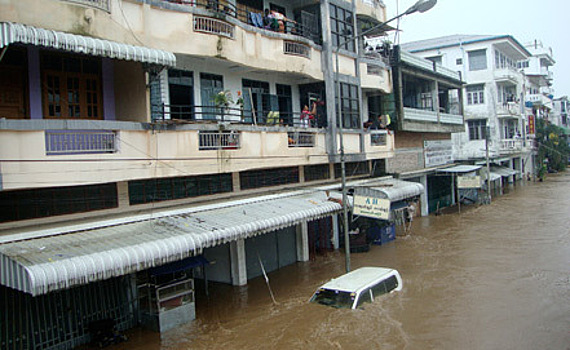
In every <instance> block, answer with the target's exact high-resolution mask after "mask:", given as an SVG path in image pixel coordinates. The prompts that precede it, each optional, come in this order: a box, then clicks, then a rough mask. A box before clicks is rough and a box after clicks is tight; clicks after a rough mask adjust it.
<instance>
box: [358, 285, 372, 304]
mask: <svg viewBox="0 0 570 350" xmlns="http://www.w3.org/2000/svg"><path fill="white" fill-rule="evenodd" d="M370 302H372V292H371V291H370V289H366V290H363V291H362V293H360V296H359V297H358V304H357V305H356V307H361V306H362V304H364V303H370Z"/></svg>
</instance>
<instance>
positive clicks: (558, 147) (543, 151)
mask: <svg viewBox="0 0 570 350" xmlns="http://www.w3.org/2000/svg"><path fill="white" fill-rule="evenodd" d="M536 126H537V133H536V141H537V143H538V162H539V163H538V164H541V165H542V164H544V163H545V160H547V163H548V166H547V167H548V169H547V170H556V171H564V170H565V169H566V167H567V166H568V157H570V147H568V143H567V142H566V141H565V138H564V130H563V129H562V128H560V127H558V126H556V125H553V124H551V123H550V122H548V121H545V120H544V119H538V120H537V125H536ZM541 169H542V168H540V169H539V171H540V170H541Z"/></svg>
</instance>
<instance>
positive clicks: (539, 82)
mask: <svg viewBox="0 0 570 350" xmlns="http://www.w3.org/2000/svg"><path fill="white" fill-rule="evenodd" d="M525 47H526V48H527V50H528V51H529V52H530V53H531V54H532V57H529V58H528V59H527V60H523V61H519V62H518V63H517V67H518V68H520V69H522V71H523V73H524V74H525V76H526V82H525V84H526V86H525V87H526V88H525V97H526V98H525V105H526V107H527V108H530V109H532V115H533V116H534V117H535V118H543V119H546V120H549V117H550V114H551V112H552V109H553V101H552V99H553V97H554V90H553V89H552V80H553V73H552V71H550V67H552V66H553V65H554V64H555V63H556V61H555V60H554V58H553V55H552V49H551V48H550V47H545V46H544V45H543V43H542V42H541V41H539V40H534V41H533V42H529V43H526V44H525ZM531 131H532V130H531Z"/></svg>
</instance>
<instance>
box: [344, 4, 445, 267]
mask: <svg viewBox="0 0 570 350" xmlns="http://www.w3.org/2000/svg"><path fill="white" fill-rule="evenodd" d="M436 4H437V0H418V1H417V2H416V3H415V4H414V5H412V6H411V7H410V8H409V9H407V10H406V11H405V12H403V13H401V14H399V15H397V16H395V17H393V18H390V19H389V20H387V21H385V22H382V23H380V24H378V25H375V26H374V27H372V28H370V29H367V30H365V31H364V32H362V33H360V34H356V35H353V36H352V37H350V38H348V39H346V40H344V41H342V42H340V40H339V43H338V45H337V47H336V48H335V49H334V54H335V61H336V63H335V68H336V72H335V75H334V84H335V90H336V91H335V95H336V96H335V102H336V104H335V107H336V112H338V116H337V119H338V120H339V127H338V135H339V138H340V140H339V148H340V150H339V151H340V170H341V182H342V216H343V220H344V225H343V226H344V250H345V265H346V272H350V237H349V233H348V232H349V230H348V206H347V199H348V196H347V193H346V164H345V163H346V162H345V152H344V140H343V139H344V137H343V135H344V132H343V128H344V120H343V117H342V106H341V104H342V103H341V102H342V101H341V98H340V70H339V62H338V56H339V51H340V48H341V47H343V46H344V45H346V44H347V43H348V42H350V41H354V40H356V39H358V38H360V37H361V36H364V35H366V34H369V33H371V32H373V31H375V30H379V29H381V28H382V27H384V26H385V25H387V24H388V23H390V22H392V21H394V20H396V19H398V18H400V17H403V16H406V15H409V14H412V13H415V12H421V13H423V12H426V11H428V10H430V9H431V8H433V7H434V6H435V5H436ZM357 46H358V43H355V47H357ZM335 115H337V114H336V113H335ZM335 122H336V121H335Z"/></svg>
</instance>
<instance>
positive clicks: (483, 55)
mask: <svg viewBox="0 0 570 350" xmlns="http://www.w3.org/2000/svg"><path fill="white" fill-rule="evenodd" d="M467 54H468V57H469V70H470V71H476V70H484V69H487V50H475V51H469V52H468V53H467Z"/></svg>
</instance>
